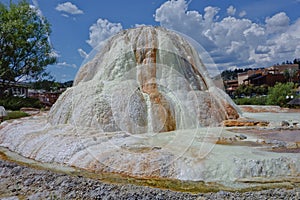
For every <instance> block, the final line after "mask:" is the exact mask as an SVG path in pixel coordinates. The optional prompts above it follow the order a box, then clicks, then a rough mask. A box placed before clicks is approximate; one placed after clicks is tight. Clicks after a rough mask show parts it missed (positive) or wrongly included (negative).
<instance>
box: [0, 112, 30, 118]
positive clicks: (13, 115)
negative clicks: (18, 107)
mask: <svg viewBox="0 0 300 200" xmlns="http://www.w3.org/2000/svg"><path fill="white" fill-rule="evenodd" d="M27 116H29V114H27V113H25V112H22V111H11V112H7V116H6V117H4V120H9V119H18V118H22V117H27Z"/></svg>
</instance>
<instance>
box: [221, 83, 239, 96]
mask: <svg viewBox="0 0 300 200" xmlns="http://www.w3.org/2000/svg"><path fill="white" fill-rule="evenodd" d="M224 87H225V91H226V93H227V94H229V96H233V92H234V91H235V90H236V89H237V88H238V87H239V84H238V80H228V81H224Z"/></svg>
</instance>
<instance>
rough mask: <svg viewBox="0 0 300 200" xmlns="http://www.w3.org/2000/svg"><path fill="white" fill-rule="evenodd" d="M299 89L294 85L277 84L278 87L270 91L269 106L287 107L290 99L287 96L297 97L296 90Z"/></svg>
mask: <svg viewBox="0 0 300 200" xmlns="http://www.w3.org/2000/svg"><path fill="white" fill-rule="evenodd" d="M296 87H297V85H296V84H294V83H291V82H289V83H276V85H275V86H274V87H272V88H270V89H269V93H268V98H267V104H268V105H278V106H282V107H286V106H287V103H288V101H290V99H286V96H295V94H296V93H295V91H294V89H295V88H296Z"/></svg>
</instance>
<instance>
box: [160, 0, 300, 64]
mask: <svg viewBox="0 0 300 200" xmlns="http://www.w3.org/2000/svg"><path fill="white" fill-rule="evenodd" d="M219 11H220V8H217V7H211V6H208V7H206V8H204V11H203V12H200V11H195V10H192V11H191V10H189V9H188V2H187V1H186V0H169V1H167V2H165V3H163V4H162V5H161V6H160V7H159V8H158V9H157V10H156V13H155V15H154V17H155V20H156V21H157V22H159V23H160V24H161V26H164V27H166V28H170V29H173V30H176V31H179V32H182V33H184V34H186V35H188V36H190V37H192V38H193V39H194V40H196V41H197V42H199V44H201V45H202V46H203V47H204V49H206V50H207V51H208V53H209V54H210V55H211V57H212V58H213V60H214V61H215V63H216V64H217V65H218V66H220V67H222V68H229V67H233V66H238V67H267V66H269V65H272V64H274V63H278V62H279V63H280V62H282V61H283V60H287V59H293V58H297V57H299V53H300V19H299V20H298V21H296V22H295V23H294V24H290V19H289V17H288V16H287V15H286V13H284V12H280V13H277V14H275V15H273V16H269V17H267V18H266V19H265V22H262V23H259V24H258V23H255V22H253V21H252V20H250V19H247V18H236V17H234V16H233V15H235V13H236V9H235V8H234V7H233V6H229V7H228V8H227V10H226V11H227V14H228V15H229V16H227V17H224V18H220V17H218V13H219ZM245 16H246V12H245V11H242V12H240V13H239V17H245Z"/></svg>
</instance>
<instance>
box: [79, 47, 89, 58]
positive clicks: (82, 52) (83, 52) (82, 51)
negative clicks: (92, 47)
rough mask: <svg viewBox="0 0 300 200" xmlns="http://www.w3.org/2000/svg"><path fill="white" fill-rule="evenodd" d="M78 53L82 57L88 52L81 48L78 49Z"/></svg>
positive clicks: (86, 55) (85, 56)
mask: <svg viewBox="0 0 300 200" xmlns="http://www.w3.org/2000/svg"><path fill="white" fill-rule="evenodd" d="M78 53H79V55H80V56H81V57H82V58H87V57H88V54H87V53H86V52H85V51H84V50H83V49H81V48H80V49H78Z"/></svg>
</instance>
